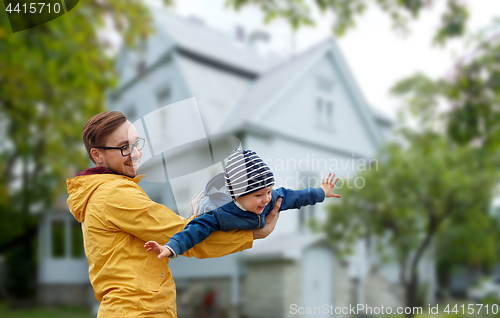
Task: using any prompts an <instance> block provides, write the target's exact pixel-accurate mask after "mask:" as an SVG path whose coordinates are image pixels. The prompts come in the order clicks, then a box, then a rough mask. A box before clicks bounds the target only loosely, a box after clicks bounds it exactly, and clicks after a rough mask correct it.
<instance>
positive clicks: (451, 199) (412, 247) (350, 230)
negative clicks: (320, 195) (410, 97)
mask: <svg viewBox="0 0 500 318" xmlns="http://www.w3.org/2000/svg"><path fill="white" fill-rule="evenodd" d="M404 136H405V142H404V143H403V144H404V145H400V144H396V143H391V144H388V145H387V146H386V147H385V148H384V149H383V150H382V151H381V155H380V157H379V165H378V169H377V170H371V171H364V172H362V173H360V175H359V176H360V177H363V178H364V179H365V182H366V183H365V186H364V188H363V189H356V188H353V189H342V190H344V191H343V193H342V200H341V201H340V204H339V205H335V206H332V207H330V210H329V213H328V218H327V222H326V224H325V226H324V227H323V231H325V233H326V234H327V236H328V238H329V239H330V241H331V242H332V243H333V244H335V245H336V246H337V248H338V249H339V252H340V253H341V255H343V254H344V253H348V252H349V250H350V249H351V248H352V244H353V243H354V242H356V241H357V240H358V239H360V238H363V237H371V238H374V242H376V245H377V250H378V251H379V252H380V253H382V255H384V256H385V258H386V259H389V260H391V261H394V262H396V263H397V264H398V265H399V270H400V280H401V283H402V284H403V286H404V288H405V297H406V298H405V299H406V306H411V307H413V306H421V305H422V304H419V303H418V302H419V271H418V265H419V263H420V262H421V260H422V257H423V256H424V254H425V252H426V251H428V250H429V248H431V246H436V237H440V238H448V239H453V238H455V239H456V237H455V234H456V232H457V231H459V235H460V241H461V242H462V244H461V245H460V248H461V249H467V251H468V253H466V252H464V253H462V254H461V255H465V256H467V255H468V256H470V255H471V253H473V254H474V256H475V260H480V261H485V262H490V263H491V262H493V261H494V260H495V259H496V251H495V249H494V248H493V247H494V246H495V242H494V239H495V235H494V232H495V230H496V229H495V227H494V225H493V224H492V223H491V216H490V215H489V214H488V212H489V205H490V203H491V199H492V196H493V192H492V189H493V187H494V185H495V182H496V181H497V180H498V179H497V175H496V173H495V171H496V170H494V169H492V168H491V167H492V165H491V163H490V162H488V160H489V158H491V157H481V156H480V155H479V153H478V152H477V151H476V150H475V149H474V148H472V147H470V146H459V145H456V144H451V143H449V142H448V141H447V140H446V137H444V136H443V135H441V134H437V133H434V132H429V131H427V132H424V133H415V132H412V131H411V130H406V131H404ZM440 243H442V242H440ZM453 243H456V241H455V242H453ZM437 246H438V248H439V247H440V244H438V245H437ZM446 246H448V245H446ZM439 253H440V252H438V254H439Z"/></svg>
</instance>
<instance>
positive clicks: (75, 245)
mask: <svg viewBox="0 0 500 318" xmlns="http://www.w3.org/2000/svg"><path fill="white" fill-rule="evenodd" d="M72 223H73V222H72ZM84 256H85V252H84V250H83V233H82V226H81V225H80V223H73V224H72V228H71V257H73V258H80V257H84Z"/></svg>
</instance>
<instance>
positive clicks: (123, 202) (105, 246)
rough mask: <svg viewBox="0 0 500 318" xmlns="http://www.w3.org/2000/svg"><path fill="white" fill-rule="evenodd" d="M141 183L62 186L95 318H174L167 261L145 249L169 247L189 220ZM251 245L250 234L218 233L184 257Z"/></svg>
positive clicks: (95, 180) (123, 180)
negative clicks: (78, 229) (77, 227)
mask: <svg viewBox="0 0 500 318" xmlns="http://www.w3.org/2000/svg"><path fill="white" fill-rule="evenodd" d="M92 169H98V168H97V167H96V168H91V169H87V170H92ZM97 173H99V172H97ZM142 177H144V176H143V175H141V176H137V177H135V178H133V179H132V178H129V177H127V176H123V175H115V174H109V172H108V174H90V175H81V176H77V177H75V178H71V179H68V180H67V185H68V192H69V198H68V201H67V203H68V206H69V209H70V211H71V213H72V214H73V215H74V216H75V218H76V219H77V220H78V221H79V222H81V223H82V230H83V239H84V245H85V254H86V255H87V260H88V263H89V277H90V282H91V283H92V286H93V288H94V294H95V296H96V298H97V300H99V302H100V303H101V305H100V308H99V314H98V317H99V318H108V317H120V318H125V317H177V313H176V304H175V285H174V280H173V278H172V275H171V273H170V269H169V267H168V262H169V260H168V259H167V258H163V259H161V260H159V259H158V258H157V255H156V254H155V253H152V252H146V249H145V248H144V243H145V242H146V241H149V240H154V241H157V242H158V243H160V244H164V243H166V242H168V240H169V238H170V237H171V236H172V235H174V234H175V233H177V232H179V231H182V229H183V228H184V226H185V225H186V224H187V223H188V222H189V220H190V219H184V218H182V217H180V216H179V215H177V214H175V213H174V212H172V210H170V209H169V208H167V207H165V206H164V205H161V204H158V203H155V202H153V201H151V199H149V197H148V196H147V195H146V193H144V191H143V190H142V189H141V188H140V187H139V185H138V184H137V183H138V182H139V180H140V179H141V178H142ZM252 242H253V234H252V231H241V230H238V231H232V232H221V231H217V232H215V233H213V234H212V235H210V237H209V238H208V239H206V240H205V241H203V242H202V243H200V244H198V245H196V246H195V247H194V248H192V249H191V250H189V251H187V252H186V253H185V254H183V255H184V256H188V257H191V256H194V257H197V258H208V257H219V256H223V255H227V254H230V253H235V252H239V251H242V250H244V249H247V248H250V247H252Z"/></svg>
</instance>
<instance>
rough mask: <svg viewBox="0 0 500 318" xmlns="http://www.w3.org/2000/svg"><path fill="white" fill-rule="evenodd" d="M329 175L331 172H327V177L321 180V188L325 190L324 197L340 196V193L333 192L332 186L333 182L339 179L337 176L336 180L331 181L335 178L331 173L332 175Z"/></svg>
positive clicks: (333, 185)
mask: <svg viewBox="0 0 500 318" xmlns="http://www.w3.org/2000/svg"><path fill="white" fill-rule="evenodd" d="M331 176H332V174H331V173H330V174H328V177H326V178H323V180H322V181H321V189H323V191H325V197H327V198H340V195H338V194H333V187H335V184H336V183H337V181H339V178H337V180H335V182H333V179H335V175H333V177H331ZM330 177H331V179H330ZM332 182H333V183H332Z"/></svg>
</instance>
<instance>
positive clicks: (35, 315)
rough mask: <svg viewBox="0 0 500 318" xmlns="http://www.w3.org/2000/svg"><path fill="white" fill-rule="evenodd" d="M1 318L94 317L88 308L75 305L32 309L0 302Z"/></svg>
mask: <svg viewBox="0 0 500 318" xmlns="http://www.w3.org/2000/svg"><path fill="white" fill-rule="evenodd" d="M0 317H2V318H95V316H94V315H92V314H91V313H90V312H89V311H88V310H85V309H82V308H75V307H54V308H34V309H10V308H9V306H8V305H7V303H5V302H0Z"/></svg>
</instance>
